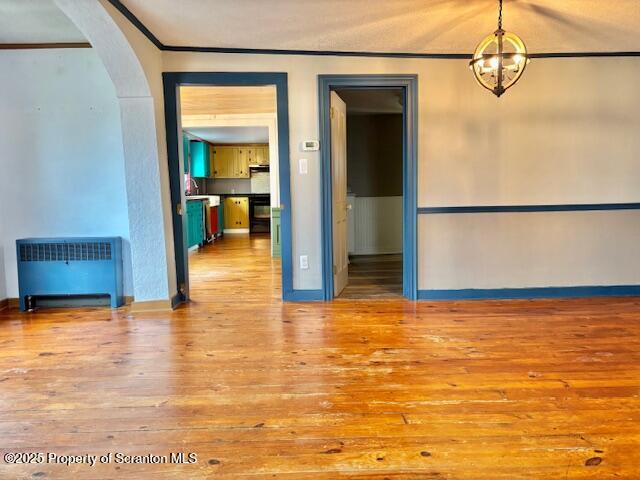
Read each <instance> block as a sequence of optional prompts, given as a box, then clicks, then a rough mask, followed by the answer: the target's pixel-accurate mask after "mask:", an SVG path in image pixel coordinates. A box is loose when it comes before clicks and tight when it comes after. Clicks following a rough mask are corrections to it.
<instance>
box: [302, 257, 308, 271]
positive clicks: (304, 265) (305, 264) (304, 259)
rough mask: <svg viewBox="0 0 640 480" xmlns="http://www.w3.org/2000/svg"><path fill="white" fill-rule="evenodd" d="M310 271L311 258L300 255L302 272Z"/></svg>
mask: <svg viewBox="0 0 640 480" xmlns="http://www.w3.org/2000/svg"><path fill="white" fill-rule="evenodd" d="M308 269H309V257H308V256H307V255H300V270H308Z"/></svg>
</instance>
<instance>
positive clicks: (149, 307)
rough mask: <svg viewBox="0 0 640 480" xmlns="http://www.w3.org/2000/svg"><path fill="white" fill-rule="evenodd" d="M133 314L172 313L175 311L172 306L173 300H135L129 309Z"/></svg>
mask: <svg viewBox="0 0 640 480" xmlns="http://www.w3.org/2000/svg"><path fill="white" fill-rule="evenodd" d="M129 308H130V309H131V312H134V313H139V312H170V311H171V310H173V308H172V306H171V300H170V299H168V298H167V299H166V300H146V301H141V302H136V301H135V300H134V301H133V302H132V303H131V306H130V307H129Z"/></svg>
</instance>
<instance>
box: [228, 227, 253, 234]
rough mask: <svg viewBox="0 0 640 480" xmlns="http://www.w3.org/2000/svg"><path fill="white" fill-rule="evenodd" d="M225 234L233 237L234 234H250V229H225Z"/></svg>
mask: <svg viewBox="0 0 640 480" xmlns="http://www.w3.org/2000/svg"><path fill="white" fill-rule="evenodd" d="M224 233H229V234H231V235H233V234H234V233H249V229H248V228H225V229H224Z"/></svg>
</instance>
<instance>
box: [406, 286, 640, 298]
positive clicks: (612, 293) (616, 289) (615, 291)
mask: <svg viewBox="0 0 640 480" xmlns="http://www.w3.org/2000/svg"><path fill="white" fill-rule="evenodd" d="M638 295H640V285H610V286H597V285H591V286H579V287H532V288H487V289H477V288H466V289H460V290H420V291H419V292H418V298H419V299H420V300H512V299H533V298H582V297H624V296H638Z"/></svg>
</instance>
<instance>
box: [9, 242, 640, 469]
mask: <svg viewBox="0 0 640 480" xmlns="http://www.w3.org/2000/svg"><path fill="white" fill-rule="evenodd" d="M190 263H191V269H192V275H193V276H192V279H193V285H192V294H193V297H194V299H195V300H194V302H192V303H191V304H189V305H185V306H182V307H180V308H179V309H177V310H176V311H174V312H164V313H136V314H132V313H131V312H130V311H129V310H128V309H126V308H123V309H120V310H118V311H111V310H108V309H104V308H94V309H81V310H68V309H63V310H40V311H37V312H35V313H27V314H23V313H19V312H18V311H16V310H3V311H1V312H0V454H1V455H4V454H5V453H10V452H53V453H56V454H59V455H62V454H96V455H101V454H107V453H110V452H111V453H115V452H121V453H127V454H135V455H146V454H155V455H168V454H169V452H185V453H188V452H192V453H196V454H197V460H198V461H197V463H194V464H190V465H189V464H184V465H182V464H171V463H164V464H153V465H149V464H115V463H108V464H98V465H96V466H94V467H90V466H87V465H77V464H75V465H70V466H66V465H56V464H47V463H41V464H28V465H25V464H18V465H8V464H6V463H3V462H2V461H1V460H0V478H1V479H3V480H4V479H11V480H13V479H73V480H78V479H132V480H141V479H151V478H153V479H171V480H186V479H189V480H190V479H218V478H220V479H243V478H244V479H256V480H257V479H273V478H280V479H287V480H288V479H308V480H330V479H331V480H333V479H340V478H351V479H367V480H374V479H375V480H384V479H391V480H400V479H469V480H478V479H487V480H501V479H504V480H507V479H508V480H514V479H554V480H556V479H558V480H562V479H594V480H595V479H598V480H601V479H614V478H615V479H638V478H640V314H639V311H640V301H639V300H638V299H636V298H606V299H580V300H541V301H479V302H466V303H465V302H417V303H412V302H409V301H406V300H404V299H401V298H395V299H378V300H339V301H335V302H330V303H322V302H318V303H291V304H283V303H282V302H281V301H280V300H279V297H280V292H279V289H280V286H279V283H280V266H279V261H278V260H274V259H271V258H270V257H269V245H268V239H267V238H266V237H265V238H261V237H256V238H248V237H247V236H238V237H231V236H227V237H226V238H225V239H224V240H222V241H220V242H218V243H216V244H215V245H211V246H209V247H207V248H206V249H205V250H204V251H203V252H202V253H197V254H195V255H193V256H192V257H191V262H190Z"/></svg>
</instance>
